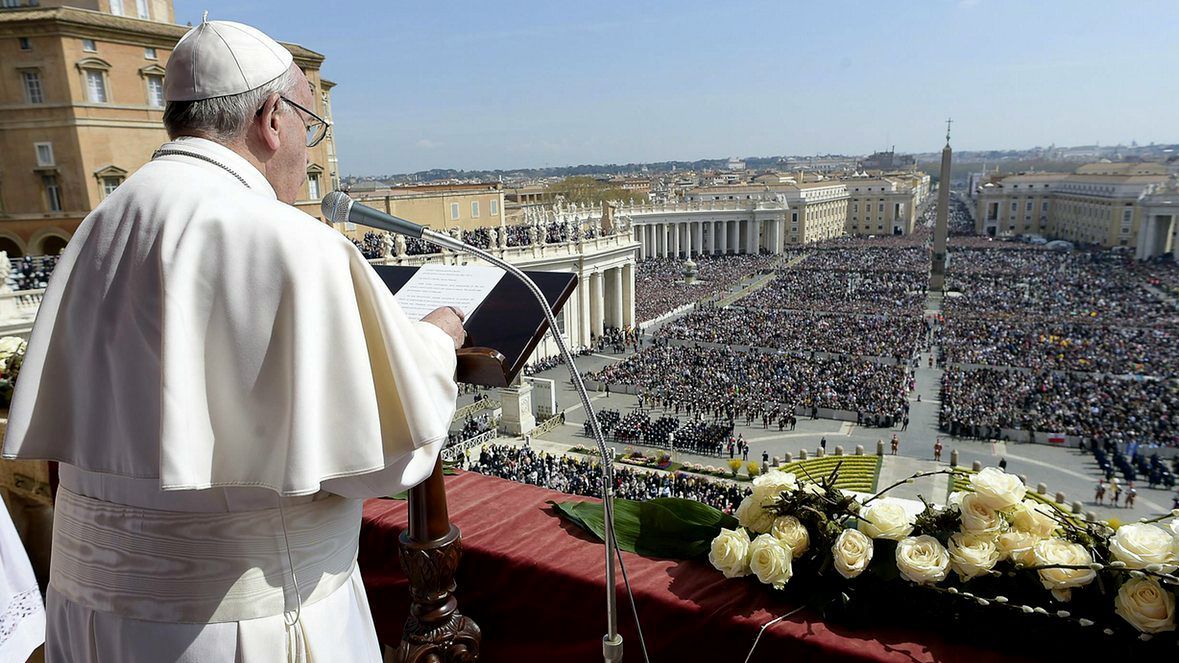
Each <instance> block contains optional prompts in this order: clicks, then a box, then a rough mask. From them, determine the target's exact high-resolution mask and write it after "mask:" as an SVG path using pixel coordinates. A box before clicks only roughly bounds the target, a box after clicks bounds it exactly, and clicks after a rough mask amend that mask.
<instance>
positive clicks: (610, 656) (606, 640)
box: [602, 635, 622, 663]
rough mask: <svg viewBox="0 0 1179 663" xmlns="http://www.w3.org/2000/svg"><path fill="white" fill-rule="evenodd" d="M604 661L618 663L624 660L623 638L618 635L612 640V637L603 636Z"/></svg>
mask: <svg viewBox="0 0 1179 663" xmlns="http://www.w3.org/2000/svg"><path fill="white" fill-rule="evenodd" d="M602 660H604V661H605V662H606V663H617V662H618V661H621V660H622V636H621V635H616V636H614V639H613V640H611V639H610V636H608V635H603V636H602Z"/></svg>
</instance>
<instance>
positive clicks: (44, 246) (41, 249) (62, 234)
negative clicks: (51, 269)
mask: <svg viewBox="0 0 1179 663" xmlns="http://www.w3.org/2000/svg"><path fill="white" fill-rule="evenodd" d="M69 241H70V234H69V233H68V232H66V231H64V230H62V229H60V228H43V229H41V230H38V231H37V232H35V233H33V236H32V238H30V239H29V244H28V246H29V254H31V255H38V256H44V255H57V254H58V253H61V250H62V249H64V248H65V246H66V244H67V243H69Z"/></svg>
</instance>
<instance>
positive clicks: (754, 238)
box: [745, 217, 761, 256]
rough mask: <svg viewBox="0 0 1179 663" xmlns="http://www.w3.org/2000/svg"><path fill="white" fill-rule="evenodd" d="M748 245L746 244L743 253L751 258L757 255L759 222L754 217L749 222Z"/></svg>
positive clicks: (759, 235)
mask: <svg viewBox="0 0 1179 663" xmlns="http://www.w3.org/2000/svg"><path fill="white" fill-rule="evenodd" d="M747 239H748V242H749V243H748V244H746V248H745V252H746V253H748V254H749V255H751V256H755V255H757V254H758V247H760V246H761V221H758V220H757V217H754V218H752V219H750V220H749V237H748V238H747Z"/></svg>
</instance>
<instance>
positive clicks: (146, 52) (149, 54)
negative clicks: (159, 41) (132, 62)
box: [143, 46, 159, 60]
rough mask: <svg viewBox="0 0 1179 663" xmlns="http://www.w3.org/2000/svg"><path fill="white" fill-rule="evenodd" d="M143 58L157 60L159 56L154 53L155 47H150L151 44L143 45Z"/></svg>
mask: <svg viewBox="0 0 1179 663" xmlns="http://www.w3.org/2000/svg"><path fill="white" fill-rule="evenodd" d="M143 59H145V60H158V59H159V57H158V56H157V55H156V49H154V48H152V47H151V46H145V47H144V49H143Z"/></svg>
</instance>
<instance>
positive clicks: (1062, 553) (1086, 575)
mask: <svg viewBox="0 0 1179 663" xmlns="http://www.w3.org/2000/svg"><path fill="white" fill-rule="evenodd" d="M1032 555H1033V556H1034V557H1035V563H1036V566H1046V565H1053V564H1064V565H1067V566H1080V567H1083V568H1079V569H1040V570H1039V573H1040V582H1041V583H1043V585H1044V587H1045V589H1048V590H1051V591H1052V595H1053V596H1055V597H1056V599H1057V600H1058V601H1067V600H1069V594H1070V591H1071V590H1072V588H1074V587H1083V586H1085V585H1088V584H1089V583H1091V582H1093V579H1094V578H1096V577H1097V572H1096V571H1094V570H1093V569H1090V568H1089V566H1088V565H1089V564H1092V563H1093V555H1092V554H1090V553H1089V551H1088V550H1087V549H1086V548H1085V546H1082V545H1081V544H1079V543H1069V542H1068V541H1065V540H1064V539H1044V540H1043V541H1039V542H1038V543H1036V546H1035V547H1034V548H1032Z"/></svg>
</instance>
